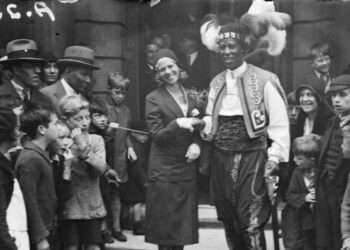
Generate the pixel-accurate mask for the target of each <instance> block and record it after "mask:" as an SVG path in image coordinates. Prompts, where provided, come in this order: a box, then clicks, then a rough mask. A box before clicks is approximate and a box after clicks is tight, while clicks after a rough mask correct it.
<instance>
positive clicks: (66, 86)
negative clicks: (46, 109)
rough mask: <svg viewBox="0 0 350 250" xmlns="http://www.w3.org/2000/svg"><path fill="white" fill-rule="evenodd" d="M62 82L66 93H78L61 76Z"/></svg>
mask: <svg viewBox="0 0 350 250" xmlns="http://www.w3.org/2000/svg"><path fill="white" fill-rule="evenodd" d="M61 82H62V86H63V88H64V91H65V92H66V95H77V92H76V91H75V90H74V89H73V88H72V87H71V86H70V85H69V84H68V82H67V81H66V80H65V79H64V78H61Z"/></svg>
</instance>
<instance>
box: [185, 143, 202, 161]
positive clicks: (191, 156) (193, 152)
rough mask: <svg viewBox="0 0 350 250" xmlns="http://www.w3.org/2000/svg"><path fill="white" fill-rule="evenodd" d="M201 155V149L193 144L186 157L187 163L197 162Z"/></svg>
mask: <svg viewBox="0 0 350 250" xmlns="http://www.w3.org/2000/svg"><path fill="white" fill-rule="evenodd" d="M200 154H201V148H200V147H199V145H198V144H197V143H192V144H191V145H190V146H189V147H188V149H187V152H186V155H185V157H186V158H187V162H192V161H194V160H197V159H198V157H199V156H200Z"/></svg>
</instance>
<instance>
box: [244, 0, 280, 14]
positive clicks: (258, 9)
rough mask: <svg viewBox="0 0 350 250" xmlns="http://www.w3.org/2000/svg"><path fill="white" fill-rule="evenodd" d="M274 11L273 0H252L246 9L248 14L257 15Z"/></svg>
mask: <svg viewBox="0 0 350 250" xmlns="http://www.w3.org/2000/svg"><path fill="white" fill-rule="evenodd" d="M272 11H275V5H274V3H273V1H270V2H265V1H264V0H253V2H252V4H251V5H250V7H249V9H248V14H252V15H258V14H261V13H264V12H272Z"/></svg>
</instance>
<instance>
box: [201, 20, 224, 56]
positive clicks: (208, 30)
mask: <svg viewBox="0 0 350 250" xmlns="http://www.w3.org/2000/svg"><path fill="white" fill-rule="evenodd" d="M219 32H220V26H219V25H218V24H217V22H216V21H214V20H209V21H207V22H205V23H203V24H202V26H201V28H200V33H201V39H202V43H203V44H204V45H205V46H206V47H207V48H208V49H209V50H212V51H218V44H217V40H218V37H219Z"/></svg>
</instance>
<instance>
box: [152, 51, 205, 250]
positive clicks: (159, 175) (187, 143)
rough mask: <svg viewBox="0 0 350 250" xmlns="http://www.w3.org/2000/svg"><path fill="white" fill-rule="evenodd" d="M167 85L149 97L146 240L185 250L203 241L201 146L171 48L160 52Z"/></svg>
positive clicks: (158, 59) (159, 67)
mask: <svg viewBox="0 0 350 250" xmlns="http://www.w3.org/2000/svg"><path fill="white" fill-rule="evenodd" d="M155 62H156V70H157V74H158V80H159V81H161V82H162V84H161V86H160V87H158V88H157V89H156V90H154V91H153V92H151V93H150V94H149V95H147V97H146V122H147V126H148V129H149V132H150V135H151V149H150V159H149V165H148V167H149V169H148V186H147V194H146V241H147V242H150V243H154V244H157V245H158V246H159V250H180V249H183V246H184V245H187V244H194V243H197V242H198V216H197V190H196V167H195V165H196V164H195V162H194V161H195V160H196V159H197V158H198V157H199V154H200V148H199V146H198V144H196V143H194V141H195V137H196V136H195V133H194V130H196V129H195V128H196V127H197V126H198V125H199V124H200V120H199V119H198V118H193V117H189V114H194V113H195V112H194V111H195V107H194V103H193V100H191V99H190V98H189V97H188V96H187V94H186V90H185V89H184V88H183V86H182V84H181V83H180V81H179V80H180V69H179V67H178V65H177V58H176V56H175V55H174V53H173V52H172V51H171V50H168V49H160V50H159V51H158V52H157V53H156V54H155Z"/></svg>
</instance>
